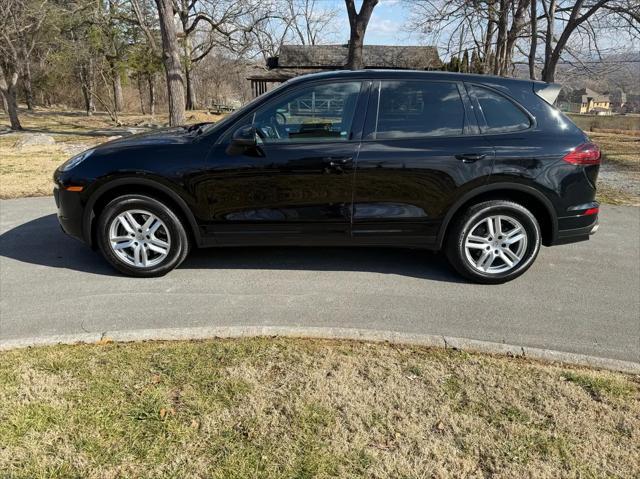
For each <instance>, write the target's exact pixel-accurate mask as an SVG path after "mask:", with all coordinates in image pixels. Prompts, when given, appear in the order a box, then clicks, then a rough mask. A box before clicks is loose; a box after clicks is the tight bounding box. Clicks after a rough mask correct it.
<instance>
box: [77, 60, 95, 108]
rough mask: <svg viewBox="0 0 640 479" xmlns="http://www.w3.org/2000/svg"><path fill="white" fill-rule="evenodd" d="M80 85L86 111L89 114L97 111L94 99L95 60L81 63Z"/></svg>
mask: <svg viewBox="0 0 640 479" xmlns="http://www.w3.org/2000/svg"><path fill="white" fill-rule="evenodd" d="M80 86H81V90H82V96H83V97H84V109H85V112H86V113H87V116H91V115H92V114H93V112H94V111H96V107H95V104H94V101H93V62H92V61H91V59H89V60H88V61H87V63H85V64H82V65H80Z"/></svg>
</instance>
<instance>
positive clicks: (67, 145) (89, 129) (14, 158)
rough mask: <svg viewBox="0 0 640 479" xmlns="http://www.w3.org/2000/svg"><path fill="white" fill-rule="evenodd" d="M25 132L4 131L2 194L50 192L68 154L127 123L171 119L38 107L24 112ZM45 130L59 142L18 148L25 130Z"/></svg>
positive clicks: (0, 141) (202, 115)
mask: <svg viewBox="0 0 640 479" xmlns="http://www.w3.org/2000/svg"><path fill="white" fill-rule="evenodd" d="M219 118H220V116H218V115H208V114H207V113H206V112H204V111H194V112H189V113H188V114H187V121H188V123H197V122H200V121H215V120H217V119H219ZM20 120H21V122H22V126H23V127H24V128H25V129H26V132H25V133H7V134H3V135H0V198H3V199H4V198H20V197H24V196H45V195H50V194H51V191H52V188H53V183H52V181H51V177H52V175H53V171H54V170H55V169H56V168H57V167H58V165H60V163H62V162H63V161H65V160H66V159H67V158H69V157H70V156H73V155H74V154H76V153H78V152H80V151H82V150H85V149H87V148H90V147H92V146H94V145H97V144H99V143H102V142H104V141H106V140H107V138H108V137H109V136H110V135H114V136H115V135H119V134H121V132H122V130H124V129H126V128H127V127H134V126H137V125H140V124H147V123H153V124H159V125H164V124H165V123H166V122H167V117H166V115H159V116H156V117H155V118H151V116H142V115H132V114H123V115H121V118H120V120H121V122H122V126H115V125H114V124H113V122H111V121H110V119H109V117H108V116H107V115H106V114H104V113H96V114H95V115H93V116H91V117H87V116H85V115H84V114H82V113H79V112H76V111H69V112H65V111H53V110H37V111H35V112H33V113H28V112H26V111H25V112H22V113H21V115H20ZM3 124H4V125H8V119H7V117H6V115H2V114H0V125H3ZM33 133H44V134H46V135H49V136H52V137H53V138H54V139H55V141H56V144H55V145H43V146H30V147H23V148H17V147H16V146H15V144H16V142H17V141H18V140H19V139H20V138H22V137H23V136H24V135H25V134H33Z"/></svg>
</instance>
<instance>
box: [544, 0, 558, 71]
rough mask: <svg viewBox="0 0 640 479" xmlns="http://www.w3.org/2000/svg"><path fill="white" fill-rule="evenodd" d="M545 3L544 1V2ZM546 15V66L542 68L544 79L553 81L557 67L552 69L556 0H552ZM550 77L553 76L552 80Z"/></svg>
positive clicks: (546, 9)
mask: <svg viewBox="0 0 640 479" xmlns="http://www.w3.org/2000/svg"><path fill="white" fill-rule="evenodd" d="M543 5H544V2H543ZM544 13H545V17H546V20H547V32H546V34H545V37H544V68H543V69H542V80H544V81H546V82H548V81H553V78H554V76H555V67H554V68H553V71H551V64H550V62H551V55H552V54H553V27H554V23H555V20H554V19H555V16H556V0H551V1H550V3H549V7H548V8H545V12H544ZM548 78H551V79H550V80H549V79H548Z"/></svg>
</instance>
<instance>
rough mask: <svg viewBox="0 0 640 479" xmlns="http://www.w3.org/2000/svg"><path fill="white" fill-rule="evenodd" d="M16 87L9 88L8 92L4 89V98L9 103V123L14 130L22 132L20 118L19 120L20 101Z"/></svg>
mask: <svg viewBox="0 0 640 479" xmlns="http://www.w3.org/2000/svg"><path fill="white" fill-rule="evenodd" d="M16 93H17V92H16V87H15V86H9V88H8V89H7V90H5V89H2V96H4V97H5V99H6V101H7V113H8V114H9V123H10V124H11V129H12V130H22V129H23V128H22V125H21V124H20V118H18V99H17V94H16Z"/></svg>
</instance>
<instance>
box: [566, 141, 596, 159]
mask: <svg viewBox="0 0 640 479" xmlns="http://www.w3.org/2000/svg"><path fill="white" fill-rule="evenodd" d="M563 160H564V161H566V162H567V163H571V164H572V165H599V164H600V147H599V146H598V145H596V144H595V143H591V142H588V143H583V144H582V145H580V146H576V147H575V148H574V149H573V150H571V151H570V152H569V153H567V154H566V155H565V156H564V158H563Z"/></svg>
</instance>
